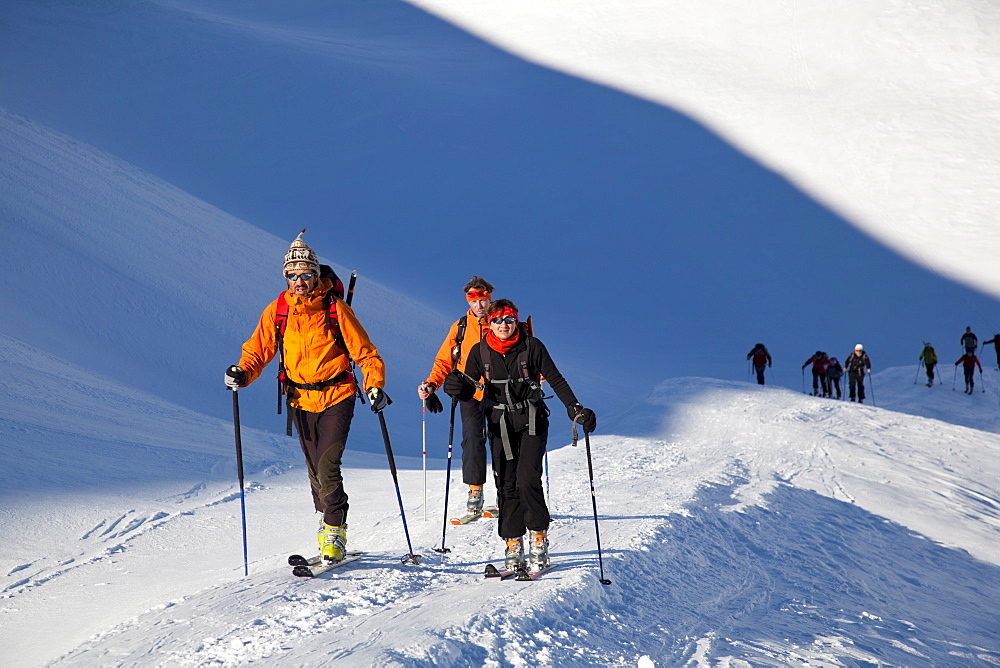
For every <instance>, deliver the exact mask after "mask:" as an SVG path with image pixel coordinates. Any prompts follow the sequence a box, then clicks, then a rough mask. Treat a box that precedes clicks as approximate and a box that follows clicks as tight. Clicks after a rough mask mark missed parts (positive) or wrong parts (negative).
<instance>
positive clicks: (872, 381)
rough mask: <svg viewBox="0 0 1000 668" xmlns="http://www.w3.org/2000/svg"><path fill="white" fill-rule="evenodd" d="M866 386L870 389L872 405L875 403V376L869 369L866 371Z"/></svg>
mask: <svg viewBox="0 0 1000 668" xmlns="http://www.w3.org/2000/svg"><path fill="white" fill-rule="evenodd" d="M868 387H870V388H871V390H872V406H874V405H875V377H874V376H872V372H871V370H869V371H868Z"/></svg>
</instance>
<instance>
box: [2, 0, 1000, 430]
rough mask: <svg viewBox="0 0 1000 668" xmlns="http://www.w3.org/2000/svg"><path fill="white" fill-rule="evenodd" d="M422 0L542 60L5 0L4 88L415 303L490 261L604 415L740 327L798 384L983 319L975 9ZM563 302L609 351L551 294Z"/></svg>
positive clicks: (333, 19) (989, 167) (980, 25)
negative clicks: (837, 365)
mask: <svg viewBox="0 0 1000 668" xmlns="http://www.w3.org/2000/svg"><path fill="white" fill-rule="evenodd" d="M420 7H428V8H429V9H432V10H438V11H441V12H442V14H444V15H445V16H448V17H450V16H452V15H454V17H455V18H456V20H462V22H463V23H462V25H465V24H474V27H475V28H477V29H481V30H482V31H483V32H485V33H486V34H487V35H488V36H491V37H493V36H495V35H499V33H500V32H501V31H502V35H500V36H498V37H496V39H497V40H498V41H499V40H500V39H501V38H502V39H503V41H502V42H501V43H502V44H504V45H505V46H506V45H508V44H512V45H513V46H514V47H515V48H516V53H519V54H520V53H525V54H527V56H528V57H533V58H535V59H536V60H540V61H542V62H544V63H546V64H549V63H553V62H554V63H555V64H556V65H558V69H550V68H548V67H543V66H540V65H536V64H533V63H532V62H528V61H526V60H524V59H522V57H519V56H517V55H512V54H511V53H510V52H507V51H503V50H500V49H498V48H496V47H494V46H492V45H491V44H489V43H487V42H485V41H482V40H480V39H478V38H476V37H474V36H472V35H470V34H469V33H468V32H466V31H465V30H462V29H460V28H458V27H456V26H455V25H453V24H451V23H448V22H446V21H444V20H442V19H441V18H438V17H437V16H435V15H433V14H429V13H427V12H425V11H423V10H422V9H420V8H419V7H418V6H416V5H413V4H409V3H405V2H396V1H390V0H376V1H375V2H365V3H357V2H336V3H330V2H317V1H316V0H295V1H294V2H285V3H282V4H281V5H280V6H277V5H275V4H274V3H272V2H269V1H266V0H247V1H246V2H240V3H232V2H227V1H219V0H156V1H148V2H142V3H134V2H126V1H124V0H110V1H109V2H106V3H100V4H93V3H55V4H51V5H49V4H39V3H37V2H33V1H32V0H8V2H5V3H4V14H5V17H4V18H5V21H3V22H0V59H2V60H3V61H4V62H14V63H17V67H13V68H3V69H2V71H0V106H3V107H5V108H7V109H9V110H10V111H11V112H14V113H16V114H19V115H21V116H24V117H27V118H30V119H32V120H34V121H36V122H39V123H42V124H44V125H45V126H47V127H49V128H51V129H53V130H56V131H58V132H62V133H64V134H66V135H69V136H71V137H73V138H74V139H76V140H79V141H82V142H85V143H87V144H89V145H91V146H93V147H95V148H97V149H99V150H101V151H104V152H106V153H108V154H110V155H113V156H115V157H117V158H119V159H121V160H124V161H125V162H127V163H128V164H130V165H133V166H135V167H138V168H140V169H142V170H144V171H146V172H147V173H150V174H154V175H156V176H157V177H158V178H161V179H163V180H165V181H167V182H168V183H170V184H172V185H173V186H175V187H177V188H180V189H182V190H183V191H184V192H186V193H189V194H191V195H193V196H195V197H197V198H198V199H200V200H202V201H203V202H207V203H208V204H210V205H212V206H214V207H216V208H218V209H221V210H223V211H225V212H226V213H228V214H230V215H233V216H236V217H237V218H239V219H240V220H242V221H244V222H246V223H248V224H250V225H253V226H255V227H258V228H261V229H263V230H265V231H267V232H270V233H271V234H274V235H275V236H276V237H278V238H280V239H282V240H287V239H290V238H292V237H293V236H294V234H295V233H296V232H297V231H298V230H299V229H301V228H302V227H309V228H310V234H311V237H310V238H311V239H312V242H313V243H314V244H315V247H316V248H318V249H319V251H320V252H321V253H325V254H328V256H329V258H330V259H331V260H333V261H335V262H337V263H338V264H341V265H343V266H346V267H348V268H354V267H357V268H359V269H360V270H361V274H362V276H363V277H371V278H377V279H378V280H379V281H380V282H381V283H382V284H383V285H385V286H386V287H387V288H391V289H394V290H396V291H397V292H401V293H403V294H406V295H408V296H410V297H411V298H413V299H416V300H419V301H422V302H424V303H426V304H428V305H429V306H430V307H432V308H433V309H434V310H436V311H440V312H443V313H447V314H452V313H454V312H455V311H456V310H460V309H461V306H462V303H461V301H460V300H461V297H460V295H459V294H458V292H457V291H458V288H459V286H461V285H464V283H465V281H466V280H467V279H468V277H469V276H470V275H471V274H474V273H478V274H483V275H485V276H487V277H488V278H490V280H492V281H493V282H494V283H496V284H497V286H498V292H500V293H502V294H503V295H504V296H507V297H511V298H513V299H514V301H515V302H516V303H517V304H518V305H519V306H521V308H522V309H523V310H525V311H527V312H531V313H534V314H536V321H537V324H538V326H539V327H541V328H542V329H541V331H542V332H544V333H546V335H547V336H548V339H549V341H550V342H551V345H550V347H551V348H552V350H553V353H554V354H555V355H556V356H557V358H559V359H561V360H566V361H565V362H564V364H565V365H566V366H567V367H568V368H571V369H572V370H574V371H575V372H576V374H577V377H580V378H584V374H590V376H589V377H587V382H588V383H590V382H594V381H596V380H597V378H596V377H595V375H594V372H593V370H594V369H595V368H597V369H607V368H615V369H616V373H615V374H613V377H612V378H608V377H607V376H608V375H609V374H603V376H604V377H603V378H601V382H600V383H596V382H594V384H597V385H599V386H600V387H602V388H606V389H607V392H606V395H607V396H605V397H601V398H595V400H594V401H595V402H596V401H600V402H601V407H602V408H604V409H606V410H618V409H620V408H622V407H625V406H628V405H629V404H630V403H631V402H632V401H633V400H635V399H638V398H640V397H641V396H642V394H643V390H644V389H645V388H648V387H651V386H652V385H653V384H655V383H656V382H659V381H660V380H661V379H663V378H666V377H671V376H679V375H690V376H711V377H717V378H726V379H730V380H744V379H745V375H744V374H745V367H744V364H745V354H746V352H747V351H748V350H749V349H750V348H751V347H752V346H753V344H754V343H755V342H757V341H764V342H766V343H767V344H768V345H769V347H770V349H771V351H772V353H773V354H774V355H776V359H777V360H778V365H779V366H778V367H777V368H776V370H775V373H776V376H777V377H776V381H777V382H778V383H779V384H783V385H785V386H788V387H792V388H797V385H798V383H797V381H798V378H797V375H798V373H797V371H796V370H795V366H796V365H797V364H800V363H801V361H804V360H805V359H807V358H808V357H809V355H810V354H811V353H812V351H814V350H816V349H823V350H830V349H834V350H836V351H837V353H838V354H840V355H843V354H844V352H846V351H849V350H851V349H852V347H853V345H854V344H855V343H856V342H857V341H863V342H864V343H865V345H866V346H867V347H868V348H869V350H870V352H871V354H872V358H873V360H874V362H875V364H876V368H877V369H885V368H888V367H892V366H902V365H905V364H910V363H912V362H913V361H914V360H915V358H916V355H917V354H918V353H919V349H920V344H921V342H922V341H925V340H929V341H932V342H934V343H935V344H936V345H938V346H945V345H946V344H947V345H956V344H957V340H958V338H959V336H960V334H961V333H962V332H963V331H964V328H965V327H966V326H967V325H971V326H972V327H973V329H974V330H975V331H976V332H978V333H979V334H980V335H985V334H989V335H992V334H993V333H995V332H997V331H1000V321H998V320H997V318H996V312H997V300H996V296H997V295H996V288H995V285H996V284H997V281H996V271H997V270H996V269H995V264H996V263H994V262H991V259H992V258H994V257H996V255H997V250H1000V249H998V248H997V243H998V242H997V238H996V235H995V234H993V233H992V227H991V226H992V225H993V221H994V220H995V219H996V217H997V213H998V212H997V209H996V202H997V201H1000V199H998V198H997V197H996V195H997V192H996V188H997V185H996V184H997V183H998V182H1000V180H998V179H997V178H996V177H997V175H998V174H997V160H998V158H997V155H1000V152H998V151H997V150H996V149H997V131H996V128H997V127H998V123H997V121H998V120H1000V119H998V114H997V103H996V92H995V88H996V87H995V86H992V85H990V81H991V80H992V79H990V78H989V74H990V72H994V71H996V68H997V66H998V62H1000V60H998V58H997V54H996V47H995V44H996V43H998V41H1000V40H996V39H989V38H990V37H995V36H996V31H995V25H996V23H995V11H996V10H995V9H992V8H991V7H990V6H988V5H986V4H985V3H982V2H980V3H976V4H973V5H967V6H964V9H962V10H961V12H962V13H963V15H970V16H971V17H970V19H969V20H968V21H965V22H964V23H963V22H962V21H959V20H957V19H956V20H955V21H952V22H949V21H947V17H948V16H949V15H950V13H951V12H958V10H957V9H954V8H951V3H950V2H949V0H934V2H931V3H928V7H927V9H924V10H915V9H913V8H910V7H909V6H908V5H906V4H904V3H899V2H895V1H894V0H879V1H878V2H875V3H848V4H847V5H842V6H838V8H837V12H829V11H828V8H827V7H826V5H821V4H818V3H816V2H810V3H806V4H803V3H794V4H789V3H777V4H774V5H771V6H769V7H767V8H758V7H750V6H744V5H742V4H740V3H733V2H731V1H728V2H727V1H725V0H717V1H715V2H710V3H708V4H699V5H697V6H695V5H687V6H685V5H678V4H677V3H649V2H624V3H616V5H615V8H608V7H604V6H603V4H593V5H592V6H589V7H583V8H581V7H579V6H574V7H573V8H572V10H568V9H567V8H566V6H565V5H564V4H562V3H554V4H553V3H544V4H539V3H524V2H521V3H504V4H502V5H493V4H492V3H484V2H462V3H450V2H440V3H421V5H420ZM928 15H930V16H929V18H928ZM873 16H875V17H876V18H877V20H875V19H873ZM934 17H939V18H940V20H939V21H937V23H944V24H947V30H938V29H937V28H936V27H935V23H934V22H933V21H931V22H929V23H928V21H929V20H931V19H933V18H934ZM966 24H967V25H966ZM484 26H485V27H484ZM587 26H594V27H593V28H588V27H587ZM511 33H518V34H519V35H521V36H520V37H512V36H511ZM928 33H931V34H928ZM880 36H881V37H884V40H885V41H878V40H876V41H875V42H872V41H871V40H873V39H875V38H876V37H880ZM525 41H530V44H528V45H525V43H524V42H525ZM831 43H833V45H832V46H831ZM909 44H920V45H921V49H920V50H919V51H918V50H911V49H908V48H906V45H909ZM898 45H902V46H898ZM126 54H127V57H126ZM557 57H558V59H557ZM567 61H570V62H567ZM598 64H599V65H600V68H598V67H597V65H598ZM584 68H586V70H585V71H583V70H584ZM567 72H569V73H567ZM954 72H961V73H962V74H961V76H959V75H954V76H953V75H952V73H954ZM579 73H582V74H584V75H586V76H587V77H588V78H587V79H581V78H579V77H578V76H574V74H579ZM594 80H596V81H597V82H598V83H595V82H594ZM635 93H638V94H639V95H640V96H637V95H635ZM66 100H72V104H66V103H65V101H66ZM820 184H822V186H820ZM929 184H930V185H929ZM933 225H940V227H931V228H929V229H928V226H933ZM512 229H514V230H524V231H530V235H529V236H528V240H527V241H526V242H525V243H524V244H523V248H521V249H519V250H518V251H517V252H512V253H511V254H508V253H507V252H502V251H501V250H500V249H501V248H506V244H505V243H504V242H503V241H492V240H491V242H489V243H487V242H482V241H481V240H480V238H479V237H480V236H481V234H482V233H483V232H486V233H487V234H488V235H491V234H492V235H497V234H501V235H502V233H503V232H504V231H506V230H512ZM873 229H874V230H875V232H874V234H876V236H877V237H878V239H881V240H882V241H877V240H875V239H873V238H872V236H871V235H872V234H873V232H872V230H873ZM886 239H890V240H891V241H892V245H890V246H887V245H885V240H886ZM286 243H287V242H286ZM915 244H916V250H914V248H915V246H914V245H915ZM928 247H930V248H931V250H928ZM901 248H902V249H903V250H902V251H901V250H898V249H901ZM907 249H909V250H907ZM949 249H954V250H949ZM941 271H945V272H946V273H947V274H948V275H949V276H956V275H960V276H962V277H963V280H966V281H967V283H965V284H959V283H956V282H955V281H954V280H952V279H949V278H945V277H943V276H942V275H941ZM972 276H974V277H975V278H972ZM261 285H263V284H261ZM969 285H972V286H974V287H972V288H970V287H969ZM554 286H558V287H554ZM261 289H262V288H261ZM984 293H986V294H989V295H991V296H985V295H984ZM901 297H902V298H901ZM578 298H586V299H588V300H589V303H591V304H595V305H597V308H600V309H602V310H603V309H610V311H609V313H610V315H611V317H608V318H598V319H596V320H595V321H594V322H593V323H591V327H592V329H593V331H592V334H593V336H594V337H595V339H596V340H599V341H613V342H615V344H616V345H613V346H594V345H591V344H590V342H589V340H588V339H586V338H585V337H580V336H579V332H578V324H577V323H576V322H574V321H572V320H571V319H565V318H561V317H556V316H555V315H554V314H557V313H562V312H563V311H565V309H566V302H567V300H572V299H578ZM911 300H912V301H911ZM239 313H240V314H243V313H245V311H239ZM622 349H624V350H629V351H635V353H634V358H631V359H628V360H622V359H620V355H619V353H618V351H619V350H622ZM425 364H426V363H425ZM420 373H426V371H425V370H423V369H422V370H421V371H420ZM408 377H409V378H410V380H409V381H408V382H409V383H410V384H412V382H413V380H414V377H412V376H408ZM173 400H175V401H176V399H173Z"/></svg>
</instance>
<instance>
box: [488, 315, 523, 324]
mask: <svg viewBox="0 0 1000 668" xmlns="http://www.w3.org/2000/svg"><path fill="white" fill-rule="evenodd" d="M490 322H491V323H492V324H494V325H513V324H514V323H515V322H517V318H515V317H514V316H512V315H508V316H506V317H504V318H493V319H492V320H490Z"/></svg>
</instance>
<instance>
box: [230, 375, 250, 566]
mask: <svg viewBox="0 0 1000 668" xmlns="http://www.w3.org/2000/svg"><path fill="white" fill-rule="evenodd" d="M232 390H233V429H234V431H235V432H236V476H237V477H238V478H239V481H240V517H241V519H242V522H243V575H244V577H245V576H247V575H250V565H249V563H248V561H247V505H246V497H245V495H244V493H243V439H242V438H240V398H239V393H238V392H237V391H236V388H235V387H234V388H232Z"/></svg>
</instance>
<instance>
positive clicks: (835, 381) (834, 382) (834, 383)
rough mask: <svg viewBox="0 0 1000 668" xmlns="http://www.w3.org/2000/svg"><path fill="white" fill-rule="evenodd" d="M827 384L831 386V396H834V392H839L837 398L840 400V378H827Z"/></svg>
mask: <svg viewBox="0 0 1000 668" xmlns="http://www.w3.org/2000/svg"><path fill="white" fill-rule="evenodd" d="M827 382H828V383H829V384H830V396H833V391H834V390H837V398H838V399H840V397H841V396H843V395H841V393H840V376H837V377H836V378H834V377H833V376H829V375H828V376H827Z"/></svg>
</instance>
